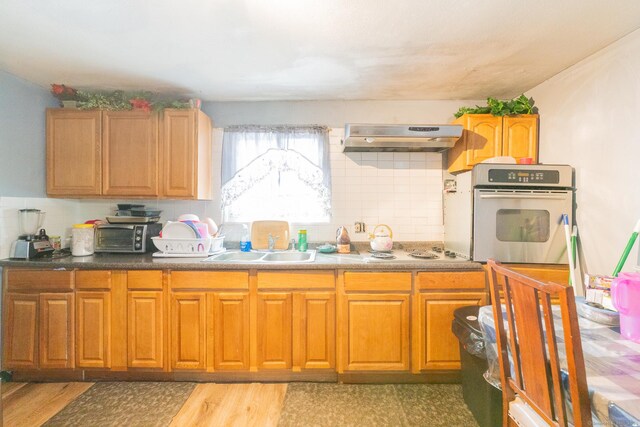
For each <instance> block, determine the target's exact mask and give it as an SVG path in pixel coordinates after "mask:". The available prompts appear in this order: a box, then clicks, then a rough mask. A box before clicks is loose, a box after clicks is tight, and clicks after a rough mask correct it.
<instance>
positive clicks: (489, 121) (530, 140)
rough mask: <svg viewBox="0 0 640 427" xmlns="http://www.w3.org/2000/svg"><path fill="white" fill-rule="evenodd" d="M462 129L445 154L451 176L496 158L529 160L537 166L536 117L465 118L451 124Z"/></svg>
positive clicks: (487, 115) (480, 116) (470, 115)
mask: <svg viewBox="0 0 640 427" xmlns="http://www.w3.org/2000/svg"><path fill="white" fill-rule="evenodd" d="M454 123H455V124H459V125H462V126H463V127H464V131H463V132H462V137H461V138H460V139H459V140H458V141H457V142H456V145H455V146H454V147H453V148H451V149H450V150H449V151H448V153H447V157H448V168H449V172H450V173H457V172H463V171H467V170H471V168H473V166H474V165H476V164H478V163H480V162H482V161H484V160H487V159H489V158H491V157H497V156H511V157H515V159H516V160H518V159H521V158H523V157H531V158H532V159H533V163H537V162H538V115H537V114H523V115H519V116H504V117H498V116H493V115H491V114H465V115H463V116H461V117H459V118H458V119H456V120H455V121H454Z"/></svg>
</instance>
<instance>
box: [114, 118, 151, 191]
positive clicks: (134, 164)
mask: <svg viewBox="0 0 640 427" xmlns="http://www.w3.org/2000/svg"><path fill="white" fill-rule="evenodd" d="M102 150H103V155H102V168H103V173H104V179H103V182H102V194H104V195H108V196H158V194H159V193H158V120H157V115H156V114H150V113H146V112H144V111H140V112H139V111H105V112H104V116H103V129H102Z"/></svg>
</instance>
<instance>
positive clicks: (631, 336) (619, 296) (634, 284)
mask: <svg viewBox="0 0 640 427" xmlns="http://www.w3.org/2000/svg"><path fill="white" fill-rule="evenodd" d="M611 300H612V302H613V306H614V307H615V308H616V309H617V310H618V312H619V313H620V335H622V336H623V337H624V338H626V339H628V340H631V341H635V342H637V343H640V273H620V274H619V275H618V277H617V278H616V279H615V280H614V281H613V282H612V283H611Z"/></svg>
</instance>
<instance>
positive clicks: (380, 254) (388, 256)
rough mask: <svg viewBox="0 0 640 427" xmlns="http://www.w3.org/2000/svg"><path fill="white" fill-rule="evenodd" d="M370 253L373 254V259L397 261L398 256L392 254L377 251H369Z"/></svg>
mask: <svg viewBox="0 0 640 427" xmlns="http://www.w3.org/2000/svg"><path fill="white" fill-rule="evenodd" d="M369 252H371V257H372V258H378V259H396V256H395V255H393V254H391V252H376V251H369Z"/></svg>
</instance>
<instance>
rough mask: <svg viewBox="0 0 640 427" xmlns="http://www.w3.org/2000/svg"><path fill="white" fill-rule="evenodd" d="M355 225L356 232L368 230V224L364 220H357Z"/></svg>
mask: <svg viewBox="0 0 640 427" xmlns="http://www.w3.org/2000/svg"><path fill="white" fill-rule="evenodd" d="M354 225H355V232H356V233H364V232H365V231H366V225H365V223H364V222H356V223H355V224H354Z"/></svg>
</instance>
